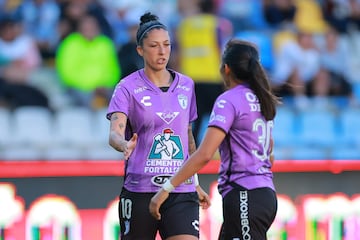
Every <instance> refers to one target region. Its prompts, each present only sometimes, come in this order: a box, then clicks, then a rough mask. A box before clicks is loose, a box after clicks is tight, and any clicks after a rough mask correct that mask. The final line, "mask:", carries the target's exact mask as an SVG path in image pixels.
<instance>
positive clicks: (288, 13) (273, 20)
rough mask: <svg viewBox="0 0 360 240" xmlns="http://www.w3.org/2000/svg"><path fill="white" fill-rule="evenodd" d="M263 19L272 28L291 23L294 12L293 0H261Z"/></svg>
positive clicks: (292, 22)
mask: <svg viewBox="0 0 360 240" xmlns="http://www.w3.org/2000/svg"><path fill="white" fill-rule="evenodd" d="M263 11H264V16H265V20H266V22H267V23H268V25H269V26H270V27H272V28H275V29H278V28H281V27H282V26H283V25H293V24H294V17H295V13H296V6H295V3H294V0H263Z"/></svg>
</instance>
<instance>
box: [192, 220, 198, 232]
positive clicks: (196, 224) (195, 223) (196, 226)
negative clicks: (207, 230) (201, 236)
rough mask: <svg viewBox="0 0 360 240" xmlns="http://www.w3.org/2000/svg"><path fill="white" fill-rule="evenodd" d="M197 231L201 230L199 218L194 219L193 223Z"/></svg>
mask: <svg viewBox="0 0 360 240" xmlns="http://www.w3.org/2000/svg"><path fill="white" fill-rule="evenodd" d="M191 224H192V225H193V227H194V228H195V230H196V231H199V220H194V221H193V222H192V223H191Z"/></svg>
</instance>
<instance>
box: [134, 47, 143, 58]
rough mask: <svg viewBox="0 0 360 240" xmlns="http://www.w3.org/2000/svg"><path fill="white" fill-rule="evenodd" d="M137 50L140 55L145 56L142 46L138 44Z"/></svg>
mask: <svg viewBox="0 0 360 240" xmlns="http://www.w3.org/2000/svg"><path fill="white" fill-rule="evenodd" d="M136 51H137V52H138V54H139V55H140V56H143V55H144V54H143V52H144V51H143V49H142V47H141V46H137V47H136Z"/></svg>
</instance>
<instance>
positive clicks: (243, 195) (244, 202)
mask: <svg viewBox="0 0 360 240" xmlns="http://www.w3.org/2000/svg"><path fill="white" fill-rule="evenodd" d="M240 222H241V234H242V238H243V239H244V240H250V239H251V236H250V223H249V204H248V193H247V191H240Z"/></svg>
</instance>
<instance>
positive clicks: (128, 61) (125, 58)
mask: <svg viewBox="0 0 360 240" xmlns="http://www.w3.org/2000/svg"><path fill="white" fill-rule="evenodd" d="M142 14H143V12H142V11H141V10H130V11H128V12H127V13H126V15H125V17H124V21H125V23H126V25H127V29H128V34H129V36H130V40H129V41H128V42H127V43H125V44H123V45H122V46H121V47H120V49H119V51H118V59H119V62H120V69H121V78H124V77H126V76H127V75H129V74H130V73H133V72H135V71H136V70H139V69H141V68H143V67H144V60H143V58H142V57H141V56H140V55H139V54H138V52H137V51H136V47H137V43H136V33H137V29H138V27H139V16H141V15H142Z"/></svg>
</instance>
